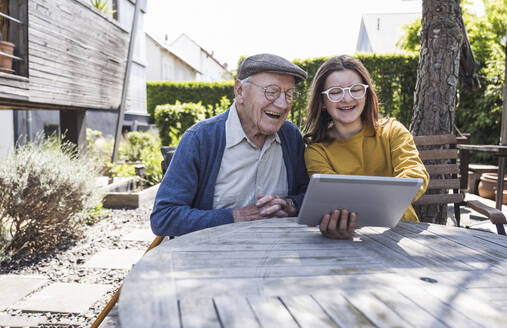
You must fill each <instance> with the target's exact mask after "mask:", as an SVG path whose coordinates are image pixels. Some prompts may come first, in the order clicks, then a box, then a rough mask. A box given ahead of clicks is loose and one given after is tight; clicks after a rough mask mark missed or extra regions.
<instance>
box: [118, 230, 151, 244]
mask: <svg viewBox="0 0 507 328" xmlns="http://www.w3.org/2000/svg"><path fill="white" fill-rule="evenodd" d="M155 237H156V236H155V234H154V233H153V232H152V231H151V229H136V230H134V231H132V232H131V233H129V234H128V235H126V236H124V237H123V238H122V239H121V240H134V241H150V242H151V241H153V239H155Z"/></svg>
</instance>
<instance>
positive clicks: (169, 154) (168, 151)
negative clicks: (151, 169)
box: [160, 146, 176, 175]
mask: <svg viewBox="0 0 507 328" xmlns="http://www.w3.org/2000/svg"><path fill="white" fill-rule="evenodd" d="M175 151H176V147H172V146H162V147H160V152H161V153H162V157H164V160H163V161H162V162H161V163H160V166H161V167H162V175H165V172H166V171H167V169H168V168H169V164H170V163H171V160H172V158H173V155H174V152H175Z"/></svg>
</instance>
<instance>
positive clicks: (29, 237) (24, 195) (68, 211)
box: [0, 136, 102, 262]
mask: <svg viewBox="0 0 507 328" xmlns="http://www.w3.org/2000/svg"><path fill="white" fill-rule="evenodd" d="M96 176H97V174H96V172H95V169H94V165H93V163H91V162H89V161H87V160H86V159H81V158H79V157H77V156H76V155H75V152H74V149H73V146H71V145H70V144H60V142H59V141H58V140H56V139H49V140H44V139H43V138H42V137H40V136H39V137H38V138H37V140H36V141H34V142H31V143H26V144H24V145H21V146H19V147H17V149H16V150H15V152H13V153H11V154H9V155H7V157H5V158H4V159H3V160H1V161H0V190H1V193H0V262H2V260H8V259H9V258H12V257H13V256H15V255H20V254H27V253H31V252H45V251H47V250H49V249H52V248H53V247H54V246H55V245H57V244H58V243H59V242H61V241H62V239H63V238H67V237H68V236H71V235H73V234H75V233H76V232H77V229H76V227H77V223H78V219H77V217H78V216H77V215H76V214H78V213H83V212H86V211H93V209H94V208H96V206H97V205H98V204H99V203H100V201H101V199H102V195H101V194H99V192H98V189H97V188H95V177H96Z"/></svg>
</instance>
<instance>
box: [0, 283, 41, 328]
mask: <svg viewBox="0 0 507 328" xmlns="http://www.w3.org/2000/svg"><path fill="white" fill-rule="evenodd" d="M46 283H47V279H44V277H42V276H25V275H12V274H9V275H0V291H1V292H0V293H1V294H2V297H0V311H1V310H3V309H6V308H8V307H9V306H11V305H12V304H14V303H16V302H17V301H19V300H21V299H22V298H23V297H25V296H26V295H28V294H30V293H31V292H33V291H34V290H36V289H38V288H40V287H42V286H44V285H45V284H46ZM0 326H1V325H0Z"/></svg>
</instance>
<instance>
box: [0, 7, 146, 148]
mask: <svg viewBox="0 0 507 328" xmlns="http://www.w3.org/2000/svg"><path fill="white" fill-rule="evenodd" d="M137 1H140V7H141V15H140V17H139V20H138V24H137V35H138V37H137V38H136V39H137V40H136V49H135V54H134V56H133V65H132V68H131V75H130V77H131V78H130V79H129V88H128V94H127V101H126V113H125V120H126V121H127V123H126V125H127V128H128V127H129V124H130V126H132V125H133V123H136V122H137V121H141V120H144V121H146V122H147V121H148V115H147V112H146V82H145V81H146V80H145V77H144V76H145V72H144V70H145V66H146V65H145V63H146V61H145V58H144V54H145V50H144V49H145V47H144V34H143V32H142V31H143V17H142V16H143V14H144V12H145V8H146V0H137ZM109 3H110V5H111V6H112V8H113V9H114V10H115V11H116V12H115V13H109V14H104V13H101V12H99V11H98V10H96V9H95V8H92V7H91V5H90V2H89V1H87V0H52V1H46V0H17V1H10V2H9V7H8V8H1V9H0V10H2V14H4V15H7V16H8V19H6V20H5V19H4V20H3V22H8V24H9V29H8V30H9V34H8V35H2V37H3V39H4V40H9V41H11V42H12V43H14V44H15V51H14V54H13V56H12V59H13V67H12V68H13V71H12V72H9V73H5V71H0V131H2V132H1V138H0V157H2V156H3V155H4V154H5V153H6V152H7V151H9V150H11V149H13V147H14V144H15V142H16V141H17V140H18V139H19V138H20V137H25V138H27V139H28V140H32V139H33V138H34V136H35V135H36V134H37V133H39V132H41V131H44V132H45V133H50V132H53V131H54V132H58V133H59V132H60V131H62V132H63V131H67V133H66V137H67V139H68V140H70V141H73V142H76V143H77V144H78V146H79V148H80V149H81V150H83V149H84V146H85V145H86V127H90V128H93V129H97V130H101V131H102V132H103V133H105V134H111V135H112V134H114V132H115V129H116V120H117V117H118V109H119V105H120V103H121V93H122V87H123V82H124V81H123V79H124V74H125V68H126V61H127V52H128V45H129V39H130V28H131V25H132V18H133V13H134V7H135V1H132V0H109ZM4 17H5V16H4ZM0 30H1V31H4V29H0ZM6 30H7V29H6ZM0 51H2V50H1V49H0ZM2 56H3V57H5V53H4V52H3V51H2V54H0V57H2ZM129 120H130V122H132V123H129V122H128V121H129Z"/></svg>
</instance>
